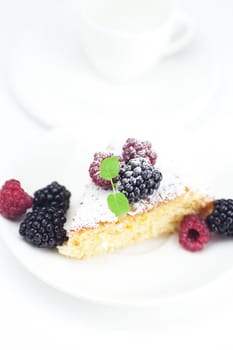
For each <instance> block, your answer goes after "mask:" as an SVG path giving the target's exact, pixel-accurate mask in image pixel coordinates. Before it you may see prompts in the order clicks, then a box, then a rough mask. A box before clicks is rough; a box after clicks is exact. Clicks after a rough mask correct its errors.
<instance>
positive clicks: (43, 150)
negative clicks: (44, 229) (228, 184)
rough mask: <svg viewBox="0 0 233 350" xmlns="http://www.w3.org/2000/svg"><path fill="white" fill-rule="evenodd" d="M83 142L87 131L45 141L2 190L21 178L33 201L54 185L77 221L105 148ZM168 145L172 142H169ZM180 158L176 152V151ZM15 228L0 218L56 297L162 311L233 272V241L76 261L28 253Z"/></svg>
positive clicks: (171, 242)
mask: <svg viewBox="0 0 233 350" xmlns="http://www.w3.org/2000/svg"><path fill="white" fill-rule="evenodd" d="M82 135H83V136H82ZM86 136H87V134H86V132H85V131H83V132H79V133H77V132H76V131H75V130H73V131H71V130H67V131H65V130H60V131H54V132H50V133H48V134H47V136H46V137H45V138H43V139H40V140H38V141H34V143H33V144H31V145H28V146H27V148H26V149H25V150H24V152H25V153H24V159H23V161H22V160H21V159H18V160H16V161H15V163H12V164H9V167H8V168H7V169H5V170H4V169H3V170H2V171H1V182H3V181H5V180H6V179H7V178H12V177H15V178H18V179H19V180H21V183H22V185H23V187H24V188H25V190H27V191H28V192H29V193H33V192H34V191H35V190H36V189H38V188H40V187H43V186H45V185H46V184H48V183H50V182H51V181H52V180H57V181H59V182H61V183H62V184H64V185H66V186H67V188H69V189H70V190H71V191H72V206H71V209H70V211H69V216H72V215H73V212H74V209H75V208H76V204H77V202H78V200H79V198H80V196H81V193H82V191H83V185H84V183H85V182H86V180H87V178H88V176H87V168H88V165H89V162H90V159H91V156H92V153H93V152H94V151H97V150H101V149H103V148H102V147H103V146H104V145H106V142H105V141H104V140H102V141H98V142H97V137H94V133H90V135H88V136H91V137H90V138H88V137H86ZM161 139H162V138H159V136H158V137H156V140H154V141H153V140H152V141H153V144H154V145H156V148H157V146H158V148H159V147H160V148H164V151H165V152H164V154H165V153H166V151H168V152H170V145H168V144H167V143H162V141H161ZM169 139H170V141H171V142H173V141H174V140H173V139H172V136H169ZM182 140H183V139H182ZM166 145H167V146H166ZM166 147H167V149H165V148H166ZM176 150H177V149H176V146H175V145H174V147H173V151H174V152H176ZM184 152H185V151H184ZM159 154H160V156H161V157H162V156H163V155H162V153H161V152H159ZM183 155H184V153H183ZM193 171H195V169H193ZM198 171H199V170H198ZM227 174H228V176H229V177H227V178H226V179H227V180H229V181H230V178H231V177H232V169H231V170H229V172H228V173H227V170H226V169H225V177H226V176H227ZM217 175H218V174H217ZM208 181H210V180H209V179H208ZM229 195H230V194H229ZM18 228H19V224H18V223H14V222H11V221H7V220H6V219H4V218H0V234H1V237H2V238H3V239H4V241H5V242H6V244H7V246H8V247H9V249H10V250H11V251H12V253H13V254H14V255H15V256H16V257H17V258H18V259H19V260H20V261H21V262H22V263H23V264H24V265H25V267H26V268H27V269H29V270H30V271H31V272H32V273H33V274H34V275H35V276H37V277H38V278H40V279H41V280H43V281H45V282H46V283H48V284H49V285H51V286H53V287H55V288H57V289H59V290H62V291H64V292H66V293H69V294H71V295H73V296H75V297H78V298H84V299H87V300H91V301H94V302H101V303H106V304H114V305H116V304H117V305H119V304H121V305H157V304H160V303H164V302H168V301H169V302H171V301H177V300H178V299H182V298H184V296H185V295H186V296H187V295H192V293H193V292H194V291H196V290H198V289H200V288H202V289H204V287H207V286H208V285H209V284H210V282H213V281H216V280H217V279H218V278H219V277H221V276H222V275H224V274H225V273H226V272H227V271H229V270H230V269H231V268H232V266H233V255H232V249H233V241H232V240H231V241H221V242H218V243H216V242H212V243H210V244H209V245H207V247H206V249H204V251H203V252H201V253H196V254H191V253H189V252H187V251H185V250H183V249H182V248H181V247H180V246H179V244H178V241H177V236H176V235H174V236H173V237H171V238H169V239H166V240H158V241H157V240H154V241H153V240H152V241H150V242H147V243H145V244H141V245H140V247H139V246H137V247H135V248H131V249H129V250H127V251H126V250H122V251H118V252H117V253H114V254H109V255H106V256H101V257H95V258H91V259H89V260H84V261H78V260H72V259H68V258H65V257H63V256H61V255H59V254H58V253H56V252H54V251H47V250H43V249H37V248H34V247H32V246H30V245H28V244H27V243H25V242H24V241H23V240H22V239H21V237H20V236H19V234H18ZM157 242H158V243H157ZM212 288H213V287H212ZM212 290H213V289H212Z"/></svg>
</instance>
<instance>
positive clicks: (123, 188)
mask: <svg viewBox="0 0 233 350" xmlns="http://www.w3.org/2000/svg"><path fill="white" fill-rule="evenodd" d="M161 180H162V174H161V173H160V172H159V171H158V170H156V169H155V168H154V167H153V165H151V163H150V162H149V161H148V160H147V159H145V158H134V159H130V160H129V161H128V163H127V164H126V165H125V166H124V167H122V168H121V170H120V177H119V183H118V185H117V189H118V191H120V192H122V193H123V194H124V195H125V196H126V197H127V198H128V200H129V202H130V203H132V202H134V203H136V202H138V201H139V200H140V199H147V198H148V197H149V196H151V195H152V194H153V192H154V190H157V189H158V188H159V185H160V182H161Z"/></svg>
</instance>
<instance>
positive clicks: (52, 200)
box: [33, 181, 71, 213]
mask: <svg viewBox="0 0 233 350" xmlns="http://www.w3.org/2000/svg"><path fill="white" fill-rule="evenodd" d="M70 196H71V193H70V192H69V191H68V190H67V189H66V188H65V186H62V185H60V184H59V183H58V182H56V181H54V182H52V183H51V184H50V185H48V186H46V187H45V188H42V189H40V190H37V191H36V192H35V193H34V201H33V209H35V208H42V207H54V208H57V209H62V210H63V211H64V213H65V212H66V211H67V209H68V208H69V206H70Z"/></svg>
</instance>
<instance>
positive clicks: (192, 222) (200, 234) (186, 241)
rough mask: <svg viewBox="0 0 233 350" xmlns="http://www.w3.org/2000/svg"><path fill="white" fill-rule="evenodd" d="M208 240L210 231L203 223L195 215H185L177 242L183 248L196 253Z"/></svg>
mask: <svg viewBox="0 0 233 350" xmlns="http://www.w3.org/2000/svg"><path fill="white" fill-rule="evenodd" d="M209 239H210V231H209V229H208V226H207V225H206V223H205V221H204V220H202V219H201V218H200V217H199V216H197V215H187V216H185V217H184V219H183V220H182V222H181V227H180V234H179V242H180V244H181V245H182V247H183V248H185V249H187V250H189V251H191V252H196V251H198V250H202V248H203V246H204V244H206V243H208V242H209Z"/></svg>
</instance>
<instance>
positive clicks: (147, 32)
mask: <svg viewBox="0 0 233 350" xmlns="http://www.w3.org/2000/svg"><path fill="white" fill-rule="evenodd" d="M84 2H85V0H84ZM82 3H83V2H82V1H81V0H80V1H79V14H80V17H81V18H82V19H83V21H84V22H85V23H87V24H88V25H89V26H90V27H93V28H94V29H95V30H96V31H98V32H101V33H103V34H108V35H112V36H118V37H122V38H123V37H125V38H133V37H139V36H144V35H151V34H153V33H154V32H155V31H156V30H158V29H161V28H163V27H165V26H166V25H168V23H170V22H171V21H172V19H174V17H175V13H176V10H175V9H174V8H173V7H171V9H170V10H169V13H168V16H167V18H166V19H165V20H164V21H163V22H162V23H161V24H159V25H158V26H157V27H155V28H154V29H152V30H142V31H138V32H136V31H132V32H131V31H127V30H126V31H120V30H116V29H112V28H110V27H108V26H104V25H101V24H99V23H97V22H95V21H93V20H92V18H91V16H88V14H87V11H85V10H84V6H83V5H82Z"/></svg>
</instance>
